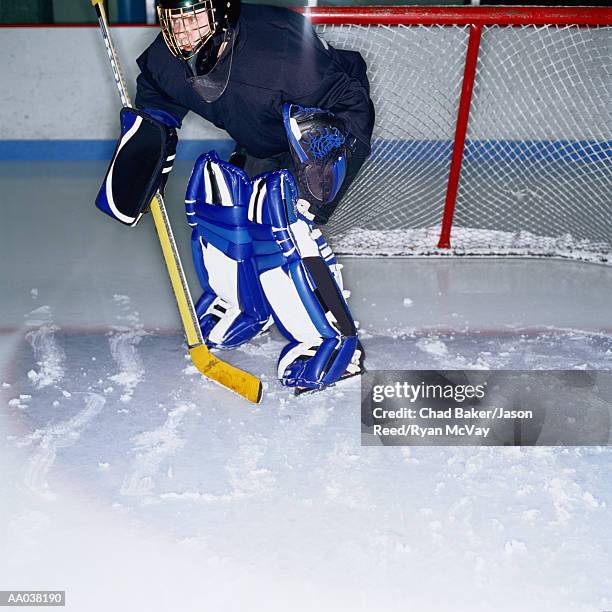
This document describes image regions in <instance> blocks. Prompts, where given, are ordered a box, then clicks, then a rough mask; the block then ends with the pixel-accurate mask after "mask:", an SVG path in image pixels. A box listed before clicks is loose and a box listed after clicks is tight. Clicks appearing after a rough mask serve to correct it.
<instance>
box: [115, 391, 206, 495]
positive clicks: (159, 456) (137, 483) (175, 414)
mask: <svg viewBox="0 0 612 612" xmlns="http://www.w3.org/2000/svg"><path fill="white" fill-rule="evenodd" d="M195 409H196V405H195V404H193V403H191V402H189V403H183V404H179V405H178V406H177V407H176V408H174V409H173V410H171V411H170V412H169V413H168V416H167V418H166V420H165V422H164V423H163V424H162V425H161V426H160V427H158V428H157V429H153V430H151V431H145V432H142V433H139V434H137V435H136V436H134V437H133V438H132V439H131V441H132V442H133V443H134V448H133V452H134V454H135V459H134V462H133V468H132V473H131V474H129V475H128V476H126V477H125V478H124V480H123V484H122V486H121V494H122V495H127V496H145V495H152V494H153V490H154V488H155V476H156V475H157V474H158V472H159V471H160V469H161V467H162V464H163V463H164V461H165V460H167V459H168V458H170V457H171V456H172V455H174V454H175V453H176V451H178V450H180V449H181V448H182V447H183V446H184V445H185V442H186V438H182V437H181V436H180V435H179V430H180V427H181V424H182V422H183V419H184V418H185V416H187V415H188V414H189V413H191V412H194V411H195Z"/></svg>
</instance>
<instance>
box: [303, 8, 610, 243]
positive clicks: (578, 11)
mask: <svg viewBox="0 0 612 612" xmlns="http://www.w3.org/2000/svg"><path fill="white" fill-rule="evenodd" d="M297 10H299V11H300V12H302V13H304V14H305V15H307V16H308V18H309V19H310V21H311V22H312V23H313V24H317V25H336V26H341V25H361V26H366V25H383V26H411V25H414V26H417V25H432V26H433V25H437V26H469V38H468V46H467V53H466V57H465V65H464V69H463V80H462V88H461V96H460V100H459V107H458V111H457V122H456V127H455V134H454V140H453V150H452V157H451V164H450V171H449V177H448V185H447V190H446V199H445V204H444V214H443V220H442V227H441V232H440V238H439V241H438V247H439V248H450V235H451V229H452V224H453V216H454V212H455V204H456V200H457V190H458V185H459V177H460V173H461V165H462V161H463V152H464V148H465V139H466V133H467V127H468V121H469V115H470V106H471V101H472V91H473V88H474V79H475V76H476V67H477V64H478V56H479V49H480V38H481V33H482V28H483V26H495V25H498V26H526V25H532V26H544V25H555V26H570V25H572V26H610V25H612V8H607V7H580V8H573V7H556V8H547V7H480V6H475V7H472V6H470V7H448V8H447V7H337V8H303V9H297Z"/></svg>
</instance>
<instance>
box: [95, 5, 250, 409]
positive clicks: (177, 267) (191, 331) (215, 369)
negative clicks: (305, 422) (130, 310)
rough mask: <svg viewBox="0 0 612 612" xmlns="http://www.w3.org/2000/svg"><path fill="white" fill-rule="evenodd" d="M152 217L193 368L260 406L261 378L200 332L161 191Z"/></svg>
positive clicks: (100, 12) (106, 34)
mask: <svg viewBox="0 0 612 612" xmlns="http://www.w3.org/2000/svg"><path fill="white" fill-rule="evenodd" d="M91 3H92V5H93V6H94V8H95V10H96V14H97V16H98V22H99V24H100V31H101V33H102V37H103V39H104V44H105V46H106V52H107V54H108V59H109V60H110V64H111V68H112V70H113V76H114V77H115V82H116V84H117V89H118V91H119V96H120V97H121V103H122V104H123V106H131V102H130V96H129V94H128V90H127V87H126V85H125V80H124V78H123V74H122V72H121V66H120V64H119V60H118V58H117V53H116V51H115V47H114V45H113V41H112V38H111V35H110V31H109V27H108V19H107V17H106V11H105V9H104V4H103V0H91ZM151 213H152V215H153V221H154V222H155V229H156V230H157V235H158V237H159V242H160V245H161V248H162V252H163V255H164V260H165V262H166V267H167V269H168V274H169V275H170V281H171V283H172V288H173V290H174V295H175V298H176V303H177V306H178V309H179V313H180V315H181V321H182V323H183V329H184V331H185V336H186V338H187V345H188V347H189V354H190V356H191V359H192V361H193V364H194V365H195V367H196V368H197V369H198V370H199V371H200V372H201V373H202V374H203V375H204V376H206V377H207V378H210V379H211V380H213V381H215V382H217V383H219V384H221V385H223V386H224V387H226V388H227V389H230V390H231V391H234V392H235V393H237V394H238V395H241V396H242V397H244V398H246V399H247V400H249V401H251V402H253V403H256V404H257V403H259V402H260V401H261V398H262V384H261V381H260V380H259V378H257V377H256V376H253V374H249V373H248V372H244V371H243V370H241V369H239V368H237V367H235V366H233V365H231V364H229V363H226V362H225V361H222V360H221V359H218V358H217V357H215V356H214V355H213V354H212V353H211V352H210V351H209V350H208V347H207V346H206V344H205V343H204V338H203V336H202V331H201V330H200V325H199V323H198V319H197V315H196V312H195V308H194V306H193V301H192V299H191V294H190V292H189V287H188V285H187V279H186V278H185V272H184V271H183V266H182V264H181V260H180V257H179V254H178V250H177V248H176V242H175V240H174V236H173V234H172V228H171V226H170V220H169V218H168V213H167V211H166V207H165V205H164V200H163V197H162V195H161V193H159V191H158V192H157V193H156V194H155V196H154V197H153V199H152V200H151Z"/></svg>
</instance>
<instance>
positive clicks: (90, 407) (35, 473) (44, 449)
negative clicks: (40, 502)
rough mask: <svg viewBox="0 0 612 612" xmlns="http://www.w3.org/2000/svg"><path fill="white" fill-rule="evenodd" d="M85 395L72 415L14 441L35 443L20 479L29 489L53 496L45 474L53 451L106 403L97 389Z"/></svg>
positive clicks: (67, 442)
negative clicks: (33, 450) (77, 410)
mask: <svg viewBox="0 0 612 612" xmlns="http://www.w3.org/2000/svg"><path fill="white" fill-rule="evenodd" d="M85 397H86V400H85V408H84V409H83V410H81V412H79V413H77V414H76V415H75V416H73V417H71V418H70V419H67V420H66V421H62V422H60V423H56V424H53V425H49V426H48V427H44V428H42V429H37V430H35V431H34V432H33V433H31V434H29V435H27V436H25V437H24V438H22V439H21V440H19V441H18V442H17V445H18V446H37V448H36V451H35V453H34V455H33V456H32V457H31V458H30V460H29V461H28V463H27V466H26V472H25V478H24V481H25V485H26V486H27V487H28V488H29V489H31V490H32V491H35V492H37V493H40V494H41V495H43V496H45V497H47V498H49V499H53V498H54V497H55V495H54V493H53V492H52V491H51V490H50V489H49V483H48V482H47V476H48V474H49V471H50V470H51V468H52V467H53V464H54V463H55V459H56V457H57V451H58V450H59V449H63V448H68V447H70V446H73V445H74V444H75V443H76V442H77V441H78V440H79V438H80V437H81V433H82V432H83V430H84V429H85V428H86V427H87V426H88V425H89V424H90V423H91V422H92V421H93V420H94V419H95V418H96V416H97V415H98V414H99V413H100V412H101V410H102V408H103V407H104V404H105V403H106V400H105V399H104V398H103V397H102V396H101V395H98V394H97V393H89V394H87V395H86V396H85Z"/></svg>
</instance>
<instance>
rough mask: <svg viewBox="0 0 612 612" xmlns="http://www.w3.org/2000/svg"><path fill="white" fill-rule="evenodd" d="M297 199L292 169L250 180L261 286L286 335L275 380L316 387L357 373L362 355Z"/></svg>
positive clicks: (250, 213)
mask: <svg viewBox="0 0 612 612" xmlns="http://www.w3.org/2000/svg"><path fill="white" fill-rule="evenodd" d="M297 204H298V198H297V187H296V185H295V181H294V179H293V176H292V175H291V173H290V172H288V171H286V170H281V171H278V172H271V173H267V174H264V175H261V176H259V177H257V178H256V179H254V181H253V191H252V195H251V199H250V203H249V210H248V216H249V220H250V221H251V223H252V225H251V226H250V233H251V236H252V239H253V250H254V252H255V257H256V262H257V268H258V271H259V278H260V281H261V286H262V288H263V291H264V294H265V296H266V299H267V301H268V303H269V305H270V309H271V311H272V316H273V317H274V321H275V322H276V324H277V326H278V328H279V330H280V331H281V333H282V334H283V335H284V336H285V337H286V338H287V339H288V340H289V344H288V345H287V346H286V347H285V348H284V349H283V351H282V353H281V356H280V359H279V362H278V375H279V378H280V379H281V381H282V382H283V384H285V385H287V386H291V387H300V388H308V389H318V388H321V387H323V386H325V385H330V384H333V383H334V382H336V381H338V380H339V379H341V378H343V377H345V376H347V375H351V374H356V373H358V372H359V371H360V370H361V363H362V360H363V353H362V350H361V347H360V346H358V340H357V329H356V326H355V323H354V321H353V318H352V316H351V313H350V311H349V309H348V306H347V304H346V301H345V299H344V296H343V293H342V289H341V287H339V286H338V283H337V282H336V280H335V277H334V273H333V271H332V270H331V269H330V264H329V261H332V262H333V263H332V264H331V265H335V258H334V257H333V254H332V253H331V249H329V247H328V246H327V245H326V243H325V242H324V240H319V242H321V244H319V243H318V239H320V238H322V237H321V236H319V235H317V234H315V233H314V232H313V230H312V225H311V223H310V222H309V220H308V219H307V217H305V216H304V215H302V214H301V213H300V212H299V210H298V205H297ZM327 250H329V253H327ZM323 253H325V254H326V256H325V255H324V256H323V257H322V254H323Z"/></svg>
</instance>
